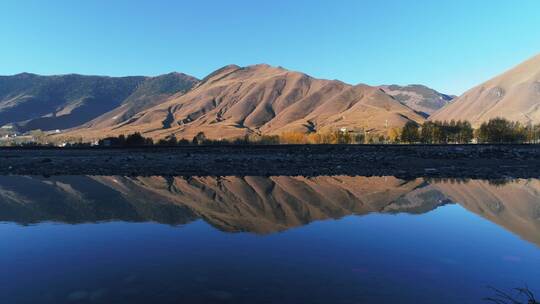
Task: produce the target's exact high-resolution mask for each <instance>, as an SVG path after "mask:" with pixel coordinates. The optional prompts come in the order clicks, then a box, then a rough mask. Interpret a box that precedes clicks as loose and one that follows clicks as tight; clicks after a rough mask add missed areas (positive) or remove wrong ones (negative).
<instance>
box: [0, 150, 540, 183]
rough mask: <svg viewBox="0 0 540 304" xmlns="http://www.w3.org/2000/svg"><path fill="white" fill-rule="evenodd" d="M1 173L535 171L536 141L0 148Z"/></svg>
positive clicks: (499, 174) (538, 171)
mask: <svg viewBox="0 0 540 304" xmlns="http://www.w3.org/2000/svg"><path fill="white" fill-rule="evenodd" d="M0 174H2V175H6V174H22V175H130V176H135V175H136V176H147V175H184V176H190V175H220V176H223V175H306V176H313V175H336V174H339V175H341V174H344V175H366V176H372V175H395V176H398V177H403V178H412V177H419V176H427V177H456V178H461V177H463V178H505V177H516V178H517V177H519V178H528V177H540V146H539V145H451V146H423V145H392V146H391V145H385V146H380V145H373V146H371V145H369V146H367V145H359V146H355V145H305V146H283V145H282V146H186V147H172V148H165V147H151V148H137V149H135V148H134V149H20V148H19V149H16V148H9V149H0Z"/></svg>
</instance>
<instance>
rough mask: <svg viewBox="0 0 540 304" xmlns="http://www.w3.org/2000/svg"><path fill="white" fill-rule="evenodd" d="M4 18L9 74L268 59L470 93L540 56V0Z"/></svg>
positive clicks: (115, 71)
mask: <svg viewBox="0 0 540 304" xmlns="http://www.w3.org/2000/svg"><path fill="white" fill-rule="evenodd" d="M0 24H1V26H0V39H1V40H0V41H1V44H0V75H10V74H16V73H20V72H23V71H25V72H33V73H39V74H65V73H81V74H100V75H112V76H120V75H157V74H162V73H167V72H170V71H179V72H184V73H187V74H191V75H194V76H196V77H199V78H202V77H204V76H205V75H206V74H208V73H210V72H212V71H213V70H215V69H217V68H219V67H221V66H224V65H226V64H231V63H235V64H238V65H249V64H255V63H268V64H271V65H280V66H283V67H285V68H289V69H293V70H299V71H302V72H306V73H308V74H310V75H312V76H315V77H320V78H328V79H340V80H343V81H345V82H348V83H352V84H356V83H367V84H372V85H375V84H390V83H398V84H409V83H422V84H426V85H428V86H431V87H434V88H435V89H438V90H441V91H443V92H446V93H453V94H460V93H462V92H463V91H464V90H466V89H468V88H470V87H471V86H474V85H476V84H478V83H480V82H482V81H484V80H487V79H488V78H490V77H492V76H494V75H495V74H497V73H499V72H502V71H504V70H506V69H507V68H509V67H511V66H513V65H515V64H517V63H520V62H521V61H523V60H525V59H527V58H529V57H531V56H533V55H535V54H538V53H540V1H539V0H519V1H511V0H505V1H502V0H448V1H444V0H425V1H422V0H415V1H412V0H411V1H406V0H402V1H382V0H379V1H361V0H350V1H347V0H343V1H339V0H333V1H331V0H327V1H323V0H320V1H317V0H268V1H257V0H238V1H235V0H228V1H225V0H215V1H209V0H197V1H195V0H189V1H182V0H177V1H134V0H132V1H112V0H111V1H99V0H89V1H77V0H76V1H71V0H70V1H54V0H47V1H45V0H41V1H40V0H36V1H23V0H2V1H0Z"/></svg>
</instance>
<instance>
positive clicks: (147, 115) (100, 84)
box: [0, 55, 540, 140]
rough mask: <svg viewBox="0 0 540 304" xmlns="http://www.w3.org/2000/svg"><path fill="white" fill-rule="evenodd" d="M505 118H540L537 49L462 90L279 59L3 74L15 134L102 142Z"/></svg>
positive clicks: (382, 130) (1, 89) (4, 121)
mask: <svg viewBox="0 0 540 304" xmlns="http://www.w3.org/2000/svg"><path fill="white" fill-rule="evenodd" d="M495 117H503V118H507V119H509V120H514V121H519V122H522V123H525V124H529V123H531V124H537V123H540V55H538V56H536V57H533V58H531V59H529V60H527V61H526V62H524V63H522V64H520V65H518V66H517V67H515V68H513V69H511V70H509V71H508V72H505V73H503V74H501V75H499V76H497V77H495V78H493V79H491V80H489V81H487V82H485V83H483V84H481V85H479V86H477V87H475V88H473V89H471V90H469V91H467V92H465V93H464V94H463V95H461V96H459V97H455V96H453V95H447V94H442V93H439V92H437V91H435V90H433V89H430V88H428V87H425V86H422V85H408V86H399V85H381V86H369V85H365V84H357V85H350V84H347V83H344V82H341V81H339V80H326V79H317V78H314V77H311V76H309V75H306V74H304V73H301V72H296V71H290V70H287V69H284V68H282V67H274V66H269V65H266V64H258V65H252V66H247V67H240V66H237V65H228V66H225V67H223V68H221V69H218V70H216V71H214V72H212V73H210V74H209V75H208V76H206V77H205V78H204V79H202V80H199V79H197V78H195V77H192V76H189V75H186V74H182V73H169V74H165V75H160V76H156V77H144V76H129V77H106V76H84V75H76V74H70V75H57V76H40V75H35V74H29V73H23V74H17V75H13V76H0V126H4V127H3V129H12V130H13V131H17V132H26V131H30V130H35V129H41V130H45V131H50V130H61V132H62V134H63V135H66V136H74V137H82V138H84V139H86V140H95V139H99V138H103V137H107V136H117V135H120V134H129V133H133V132H140V133H142V134H143V135H144V136H146V137H152V138H154V139H160V138H166V137H168V136H170V135H175V136H176V137H177V138H188V139H189V138H192V137H193V136H194V135H196V134H197V133H199V132H204V133H205V135H206V136H207V137H208V138H213V139H220V138H227V139H231V138H236V137H242V136H245V135H252V134H254V135H280V134H282V133H285V132H302V133H306V132H328V131H336V130H340V129H343V128H345V129H348V130H357V131H368V132H371V133H372V134H388V132H389V131H390V130H392V129H398V128H401V127H402V126H403V125H404V124H405V123H406V122H408V121H413V122H416V123H423V122H424V121H425V120H426V119H429V120H439V121H444V120H446V121H449V120H452V119H453V120H468V121H470V122H471V123H472V124H473V126H475V127H478V126H479V125H480V124H481V123H482V122H485V121H487V120H489V119H491V118H495Z"/></svg>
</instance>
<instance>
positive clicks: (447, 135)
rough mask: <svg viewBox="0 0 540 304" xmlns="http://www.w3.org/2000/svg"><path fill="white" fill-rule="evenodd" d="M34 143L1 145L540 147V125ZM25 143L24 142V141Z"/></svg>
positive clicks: (39, 137)
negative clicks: (498, 145)
mask: <svg viewBox="0 0 540 304" xmlns="http://www.w3.org/2000/svg"><path fill="white" fill-rule="evenodd" d="M27 137H30V140H27V141H21V142H7V141H4V142H0V144H4V145H6V144H8V145H14V146H61V147H87V146H92V145H98V146H102V147H140V146H181V145H277V144H417V143H421V144H468V143H540V124H538V125H535V126H533V125H524V124H521V123H519V122H512V121H509V120H506V119H504V118H494V119H491V120H489V121H487V122H485V123H483V124H481V125H480V127H478V128H476V129H475V128H473V127H472V125H471V124H470V123H469V122H468V121H442V122H441V121H426V122H424V123H423V124H418V123H416V122H413V121H409V122H407V123H406V124H405V125H404V127H403V128H401V129H396V128H392V129H389V130H387V131H386V134H384V133H381V132H370V131H368V130H363V129H361V130H359V131H358V130H356V131H351V130H344V129H343V130H334V131H318V132H309V133H305V132H284V133H281V134H280V135H256V134H251V135H246V136H243V137H240V138H235V139H210V138H207V137H206V135H205V134H204V133H203V132H199V133H198V134H196V135H195V136H194V137H193V138H190V139H186V138H180V139H178V138H177V137H176V136H174V135H171V136H168V137H166V138H162V139H159V140H157V141H154V140H153V139H152V138H148V137H145V136H143V135H142V134H141V133H138V132H137V133H133V134H129V135H119V136H110V137H107V138H103V139H100V140H99V141H96V142H92V143H90V142H85V141H84V140H83V138H82V137H79V138H72V137H69V138H66V137H62V136H58V135H56V136H48V135H46V134H45V133H44V132H42V131H39V130H37V131H32V132H30V133H29V135H28V136H27ZM20 140H22V139H20Z"/></svg>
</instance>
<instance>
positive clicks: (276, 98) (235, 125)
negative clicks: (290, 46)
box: [74, 65, 423, 138]
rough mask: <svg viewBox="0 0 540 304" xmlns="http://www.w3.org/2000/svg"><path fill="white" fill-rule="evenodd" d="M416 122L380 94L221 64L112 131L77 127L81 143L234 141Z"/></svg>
mask: <svg viewBox="0 0 540 304" xmlns="http://www.w3.org/2000/svg"><path fill="white" fill-rule="evenodd" d="M408 120H414V121H418V122H421V121H423V118H422V116H421V115H419V114H418V113H416V112H414V111H413V110H411V109H410V108H408V107H407V106H405V105H403V104H401V103H399V102H398V101H396V100H395V99H393V98H392V97H390V96H389V95H387V94H385V93H384V92H383V91H382V90H380V89H378V88H375V87H370V86H367V85H357V86H351V85H348V84H345V83H343V82H340V81H335V80H333V81H332V80H321V79H315V78H312V77H310V76H307V75H305V74H302V73H298V72H292V71H288V70H286V69H283V68H277V67H271V66H268V65H254V66H249V67H245V68H241V67H238V66H235V65H230V66H226V67H224V68H222V69H219V70H217V71H216V72H214V73H212V74H210V75H209V76H208V77H206V78H205V79H203V80H202V81H201V83H200V84H199V85H197V86H196V87H195V88H194V89H192V90H191V91H189V92H188V93H186V94H184V95H181V96H178V95H177V96H174V97H173V98H170V99H169V100H167V101H166V102H163V103H161V104H159V105H157V106H155V107H152V108H149V109H147V110H145V111H141V112H139V113H137V114H136V115H134V116H133V117H132V118H131V119H129V120H128V121H126V122H124V123H120V124H117V125H115V126H110V127H103V128H95V127H91V128H81V129H78V130H76V131H74V133H76V135H81V136H83V137H86V138H89V137H90V138H98V137H103V136H105V135H119V134H127V133H131V132H135V131H139V132H142V133H143V134H144V135H145V136H148V137H153V138H163V137H166V136H168V135H171V134H174V135H176V136H177V137H178V138H180V137H185V138H190V137H193V136H194V135H195V134H197V133H198V132H200V131H202V132H204V133H205V134H206V135H207V136H208V137H210V138H234V137H239V136H243V135H246V134H280V133H282V132H285V131H299V132H307V131H314V130H316V131H325V130H337V129H340V128H349V129H351V128H367V129H370V130H373V131H374V132H381V133H382V132H385V130H386V128H387V127H388V128H392V127H400V126H403V125H404V124H405V122H407V121H408Z"/></svg>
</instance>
